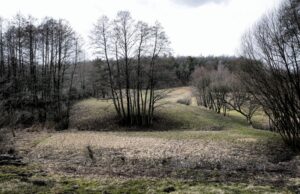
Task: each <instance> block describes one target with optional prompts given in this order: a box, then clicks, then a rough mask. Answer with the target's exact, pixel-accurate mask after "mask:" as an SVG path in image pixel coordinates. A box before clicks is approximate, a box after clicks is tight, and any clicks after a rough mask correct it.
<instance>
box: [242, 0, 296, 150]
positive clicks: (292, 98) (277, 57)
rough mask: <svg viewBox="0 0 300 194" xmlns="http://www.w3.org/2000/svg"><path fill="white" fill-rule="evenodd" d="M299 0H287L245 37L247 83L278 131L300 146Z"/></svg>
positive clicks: (285, 138) (293, 143) (287, 140)
mask: <svg viewBox="0 0 300 194" xmlns="http://www.w3.org/2000/svg"><path fill="white" fill-rule="evenodd" d="M299 21H300V16H299V2H298V1H293V0H286V1H284V2H283V3H282V5H281V7H280V8H279V9H276V10H274V11H273V12H272V13H270V14H268V15H266V16H264V18H262V20H261V21H260V22H259V23H258V24H257V25H256V26H255V27H254V28H253V29H252V30H250V31H249V32H248V33H247V34H245V36H244V39H243V45H242V46H243V50H244V56H245V57H246V58H248V59H251V60H249V61H248V62H249V63H248V65H245V67H244V73H245V76H246V77H245V79H244V81H245V84H246V85H247V86H248V87H249V89H250V90H251V92H252V94H253V95H254V96H255V98H256V99H257V100H258V102H259V103H260V104H261V105H262V106H263V108H264V110H265V112H266V114H267V115H268V116H269V117H270V119H271V121H272V124H273V126H274V129H275V131H277V132H278V133H279V134H280V135H281V136H282V138H283V140H284V141H285V142H286V143H287V144H289V145H291V146H292V147H293V148H295V149H299V148H300V74H299V67H300V66H299V56H300V55H299V51H300V41H299V37H300V22H299Z"/></svg>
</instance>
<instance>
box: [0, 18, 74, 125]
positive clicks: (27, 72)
mask: <svg viewBox="0 0 300 194" xmlns="http://www.w3.org/2000/svg"><path fill="white" fill-rule="evenodd" d="M79 54H80V43H79V38H78V37H77V35H76V34H75V32H74V31H73V30H72V28H71V27H70V25H69V24H68V23H67V22H66V21H64V20H55V19H52V18H45V19H44V20H43V21H42V22H38V21H37V20H36V19H34V18H32V17H24V16H22V15H20V14H18V15H16V16H15V17H14V18H13V19H12V20H1V22H0V109H1V111H0V112H1V113H0V114H1V118H2V119H1V122H2V123H0V125H7V124H13V125H15V124H16V122H18V121H16V120H18V119H21V120H22V118H20V117H27V120H29V121H28V122H42V123H44V122H45V121H46V120H55V121H60V120H61V119H63V118H64V117H65V116H68V114H69V110H70V103H71V100H72V99H71V97H70V96H71V95H69V94H70V92H71V91H72V84H73V77H74V72H75V69H76V66H77V64H78V62H79ZM18 114H19V115H18ZM26 115H27V116H26ZM23 120H24V118H23Z"/></svg>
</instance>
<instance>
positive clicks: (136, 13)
mask: <svg viewBox="0 0 300 194" xmlns="http://www.w3.org/2000/svg"><path fill="white" fill-rule="evenodd" d="M1 1H2V3H1V6H0V15H1V16H2V17H4V18H11V17H12V16H13V15H15V14H16V13H18V12H21V13H22V14H25V15H27V14H30V15H32V16H34V17H37V18H42V17H44V16H52V17H54V18H64V19H66V20H68V21H69V22H70V23H71V25H72V27H73V28H74V29H75V30H76V31H77V32H78V33H79V34H81V35H82V36H83V38H84V39H85V40H86V41H88V35H89V33H90V31H91V28H92V26H93V23H95V22H96V20H97V18H98V17H100V16H102V15H107V16H109V17H114V16H115V15H116V13H117V12H118V11H120V10H128V11H130V12H131V14H132V16H133V18H134V19H136V20H143V21H146V22H149V23H151V24H153V23H154V22H155V21H156V20H158V21H159V22H161V23H162V25H163V27H164V28H165V31H166V33H167V35H168V37H169V39H170V41H171V47H172V49H173V54H174V55H175V56H176V55H192V56H199V55H204V56H207V55H237V54H238V48H239V44H240V38H241V36H242V34H243V32H245V30H247V29H248V28H249V27H250V26H251V25H253V24H254V23H255V21H257V20H258V19H259V18H260V17H261V16H262V15H263V14H264V13H265V12H267V11H268V10H271V9H272V8H273V7H275V6H276V5H278V3H279V2H280V1H281V0H1Z"/></svg>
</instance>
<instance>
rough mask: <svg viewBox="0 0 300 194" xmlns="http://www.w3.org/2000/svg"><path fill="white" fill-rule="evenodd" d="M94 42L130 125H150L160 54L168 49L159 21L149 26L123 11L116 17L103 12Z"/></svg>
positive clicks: (117, 106)
mask: <svg viewBox="0 0 300 194" xmlns="http://www.w3.org/2000/svg"><path fill="white" fill-rule="evenodd" d="M91 37H92V42H93V44H94V45H95V49H96V50H97V51H98V54H99V57H100V58H102V59H103V60H104V61H105V62H106V65H107V70H108V74H109V83H110V90H111V96H112V100H113V104H114V107H115V110H116V112H117V115H118V116H119V118H120V119H121V120H122V122H123V123H124V124H127V125H150V124H152V122H153V117H154V110H155V107H156V105H155V104H156V103H157V101H158V100H160V99H161V97H162V95H161V94H159V93H158V92H156V91H155V89H156V85H157V81H158V77H157V72H156V70H157V66H158V65H159V57H160V56H162V55H163V54H167V53H168V48H169V47H168V45H169V42H168V39H167V37H166V35H165V32H164V31H163V28H162V27H161V25H160V24H159V23H156V24H155V25H154V26H152V27H150V26H148V25H147V24H146V23H143V22H136V21H134V20H133V19H132V18H131V16H130V13H129V12H126V11H120V12H119V13H118V14H117V17H116V19H114V20H113V21H109V19H108V18H107V17H106V16H104V17H102V18H100V19H99V20H98V22H97V24H96V25H95V28H94V30H93V33H92V36H91Z"/></svg>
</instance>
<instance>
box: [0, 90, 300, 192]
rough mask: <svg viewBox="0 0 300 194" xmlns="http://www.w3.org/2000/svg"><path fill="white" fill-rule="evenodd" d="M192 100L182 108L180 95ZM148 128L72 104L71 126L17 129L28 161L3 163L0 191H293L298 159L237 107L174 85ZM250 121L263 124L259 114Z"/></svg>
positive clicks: (108, 107) (104, 104) (97, 103)
mask: <svg viewBox="0 0 300 194" xmlns="http://www.w3.org/2000/svg"><path fill="white" fill-rule="evenodd" d="M183 98H191V101H192V103H191V104H190V105H189V106H187V105H183V104H179V103H177V102H178V100H179V99H183ZM164 101H165V102H166V103H165V105H164V106H163V107H162V108H160V109H159V110H158V117H157V118H156V124H155V125H154V126H153V127H152V128H147V129H138V128H126V127H121V126H118V125H117V124H112V122H113V121H115V117H114V111H113V106H112V104H111V102H110V101H108V100H97V99H87V100H83V101H81V102H78V103H77V104H75V105H74V106H73V109H72V116H71V129H70V130H68V131H63V132H54V131H48V132H46V131H45V130H40V129H39V128H37V129H33V128H31V129H28V132H26V133H22V134H21V133H17V137H16V139H15V140H14V142H15V145H16V149H17V152H18V153H19V154H20V155H21V156H23V157H24V160H25V161H26V162H27V165H26V166H21V167H16V166H0V193H20V192H21V191H22V193H297V192H299V191H300V190H299V187H300V169H299V167H300V157H299V156H297V155H296V154H295V153H293V152H292V151H291V150H289V149H288V148H287V147H286V146H285V145H284V144H283V142H282V141H281V138H280V137H279V136H278V135H277V134H275V133H272V132H269V131H263V130H259V129H254V128H252V127H250V126H248V125H247V123H246V122H245V121H244V119H243V118H242V117H241V116H240V115H238V114H237V113H235V112H230V115H229V116H227V117H224V116H222V115H218V114H216V113H214V112H212V111H209V110H206V109H204V108H201V107H197V106H196V102H195V97H194V96H193V91H192V89H191V88H178V89H174V90H172V91H171V92H170V93H169V95H168V98H167V99H165V100H164ZM255 122H257V123H262V122H265V119H264V116H263V115H262V114H258V115H256V117H255Z"/></svg>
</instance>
